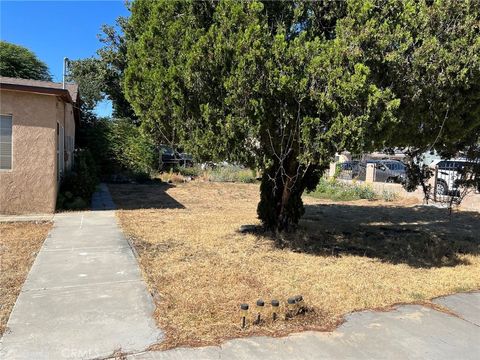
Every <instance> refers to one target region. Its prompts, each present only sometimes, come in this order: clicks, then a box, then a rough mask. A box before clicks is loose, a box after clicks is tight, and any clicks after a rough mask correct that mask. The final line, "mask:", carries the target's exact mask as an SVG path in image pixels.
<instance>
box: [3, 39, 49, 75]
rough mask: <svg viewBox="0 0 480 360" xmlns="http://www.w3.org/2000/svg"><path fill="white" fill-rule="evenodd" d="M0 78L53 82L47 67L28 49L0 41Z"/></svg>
mask: <svg viewBox="0 0 480 360" xmlns="http://www.w3.org/2000/svg"><path fill="white" fill-rule="evenodd" d="M0 76H8V77H15V78H22V79H33V80H46V81H51V80H52V76H51V75H50V72H49V70H48V67H47V65H46V64H45V63H44V62H42V61H41V60H39V59H38V58H37V56H36V55H35V54H34V53H33V52H32V51H30V50H28V49H27V48H25V47H23V46H20V45H15V44H11V43H8V42H6V41H0Z"/></svg>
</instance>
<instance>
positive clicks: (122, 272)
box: [0, 186, 163, 360]
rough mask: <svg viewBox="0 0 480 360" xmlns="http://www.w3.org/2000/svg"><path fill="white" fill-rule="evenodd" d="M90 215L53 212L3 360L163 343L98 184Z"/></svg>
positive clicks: (1, 343)
mask: <svg viewBox="0 0 480 360" xmlns="http://www.w3.org/2000/svg"><path fill="white" fill-rule="evenodd" d="M93 204H94V208H95V209H98V210H95V211H86V212H73V213H63V214H57V215H55V218H54V222H55V225H54V228H53V230H52V231H51V233H50V234H49V236H48V238H47V239H46V241H45V243H44V245H43V247H42V249H41V250H40V252H39V254H38V256H37V258H36V260H35V263H34V264H33V266H32V269H31V271H30V273H29V275H28V277H27V280H26V281H25V284H24V286H23V288H22V291H21V293H20V296H19V297H18V299H17V302H16V304H15V307H14V309H13V311H12V314H11V316H10V319H9V322H8V325H7V326H8V330H7V332H6V333H5V334H4V336H3V338H2V339H1V340H0V359H8V360H10V359H68V358H75V359H91V358H98V357H107V356H109V355H111V354H112V353H113V352H114V351H115V350H122V351H125V352H137V351H143V350H144V349H146V348H147V347H148V346H149V345H150V344H152V343H154V342H157V341H159V340H161V339H162V336H163V334H162V332H161V331H160V330H158V329H157V327H156V325H155V322H154V320H153V318H152V316H151V315H152V313H153V310H154V305H153V302H152V299H151V297H150V294H149V293H148V291H147V289H146V287H145V284H144V282H143V280H142V277H141V273H140V270H139V267H138V264H137V261H136V259H135V257H134V255H133V253H132V250H131V248H130V247H129V244H128V242H127V240H126V239H125V237H124V236H123V234H122V233H121V231H120V229H119V227H118V226H117V223H116V218H115V214H114V211H112V210H102V209H112V208H113V202H111V198H110V196H109V194H108V189H107V188H106V187H105V186H102V188H101V191H100V192H99V193H98V194H96V195H95V197H94V201H93Z"/></svg>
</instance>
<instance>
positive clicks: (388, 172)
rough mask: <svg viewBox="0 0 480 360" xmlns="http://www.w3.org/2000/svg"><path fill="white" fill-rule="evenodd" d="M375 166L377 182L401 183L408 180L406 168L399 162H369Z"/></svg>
mask: <svg viewBox="0 0 480 360" xmlns="http://www.w3.org/2000/svg"><path fill="white" fill-rule="evenodd" d="M368 163H374V164H375V181H377V182H388V183H401V182H402V181H403V180H404V179H405V178H406V166H405V164H404V163H402V162H401V161H399V160H368V161H367V164H368Z"/></svg>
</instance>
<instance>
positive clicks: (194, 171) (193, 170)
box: [171, 166, 203, 177]
mask: <svg viewBox="0 0 480 360" xmlns="http://www.w3.org/2000/svg"><path fill="white" fill-rule="evenodd" d="M171 172H174V173H179V174H180V175H183V176H191V177H197V176H200V175H202V173H203V170H202V169H201V168H200V166H191V167H185V166H176V167H174V168H173V169H172V170H171Z"/></svg>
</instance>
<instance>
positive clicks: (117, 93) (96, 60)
mask: <svg viewBox="0 0 480 360" xmlns="http://www.w3.org/2000/svg"><path fill="white" fill-rule="evenodd" d="M127 26H128V21H127V19H126V18H123V17H119V18H118V19H117V20H116V24H115V26H112V25H103V26H102V32H101V34H100V35H99V40H100V42H101V43H102V44H103V46H102V47H101V48H100V49H99V50H98V51H97V55H98V56H97V57H90V58H85V59H77V60H73V61H71V63H70V69H69V77H70V79H71V80H73V81H75V82H76V83H77V84H79V87H80V91H81V93H82V100H83V101H84V110H85V111H87V112H88V111H92V110H93V108H94V107H95V106H96V105H97V103H98V102H99V101H101V100H104V99H108V100H110V101H112V106H113V114H112V115H113V116H114V117H116V118H129V119H131V120H132V121H135V119H136V116H135V114H134V112H133V110H132V108H131V106H130V104H129V103H128V101H127V100H126V99H125V96H124V92H123V86H122V83H123V77H124V70H125V68H126V62H127V48H126V32H127V31H126V29H127Z"/></svg>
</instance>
